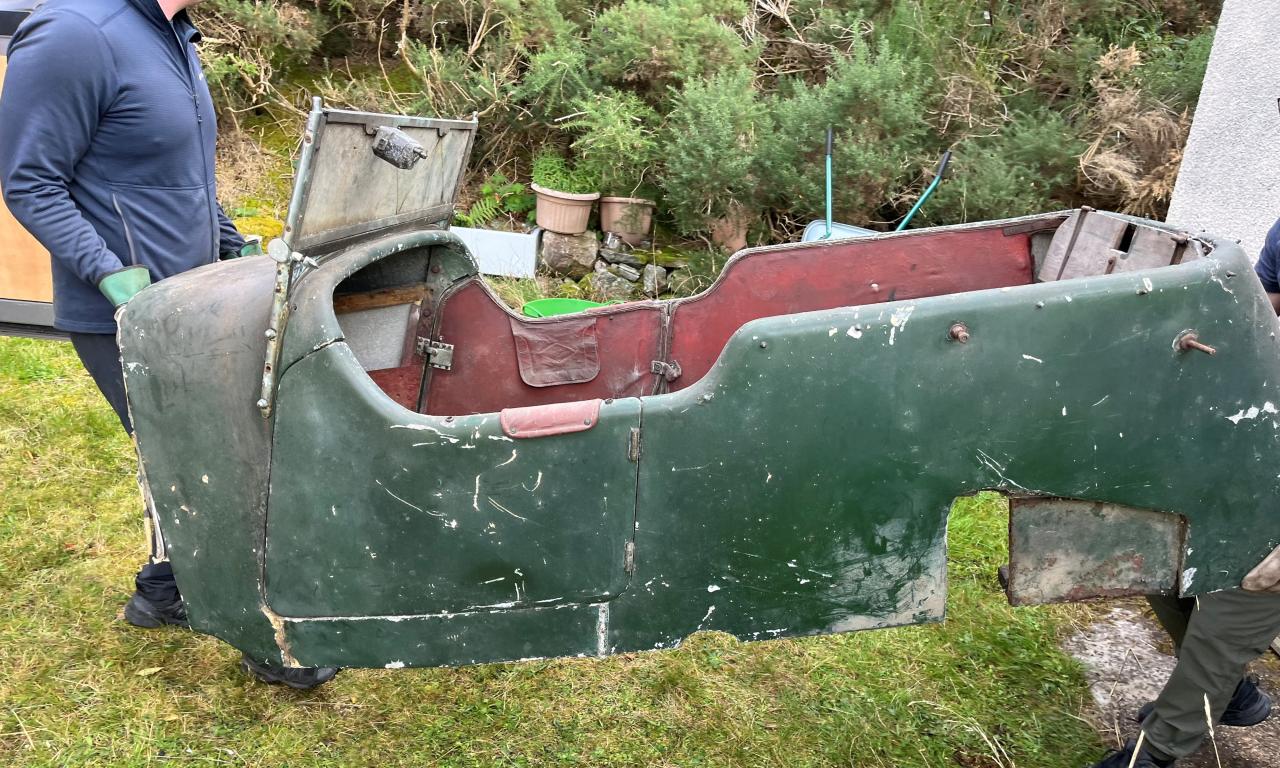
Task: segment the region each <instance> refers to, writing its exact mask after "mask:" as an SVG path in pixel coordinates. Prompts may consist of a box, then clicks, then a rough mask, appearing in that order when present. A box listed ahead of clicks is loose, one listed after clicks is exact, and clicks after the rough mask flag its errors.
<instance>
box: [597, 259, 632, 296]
mask: <svg viewBox="0 0 1280 768" xmlns="http://www.w3.org/2000/svg"><path fill="white" fill-rule="evenodd" d="M591 288H592V289H593V292H594V293H596V294H597V296H598V297H599V298H601V299H603V300H604V301H612V300H613V299H629V298H631V293H632V292H633V291H634V290H635V285H634V284H633V283H632V282H631V281H629V280H627V279H626V278H625V277H620V276H618V275H615V274H614V273H613V272H611V271H609V269H607V268H606V267H605V266H604V262H602V261H597V262H596V267H595V272H594V273H592V275H591Z"/></svg>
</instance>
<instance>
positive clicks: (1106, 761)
mask: <svg viewBox="0 0 1280 768" xmlns="http://www.w3.org/2000/svg"><path fill="white" fill-rule="evenodd" d="M1136 746H1137V742H1136V741H1134V740H1133V739H1129V741H1127V742H1126V743H1125V745H1124V749H1113V750H1111V751H1109V752H1107V754H1105V755H1103V756H1102V762H1099V763H1094V765H1093V768H1169V766H1171V765H1173V764H1174V761H1173V760H1157V759H1155V758H1154V757H1152V756H1151V754H1150V753H1148V752H1147V750H1146V749H1143V750H1142V751H1141V752H1139V753H1138V757H1137V759H1134V757H1133V749H1134V747H1136Z"/></svg>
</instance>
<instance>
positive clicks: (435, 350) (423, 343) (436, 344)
mask: <svg viewBox="0 0 1280 768" xmlns="http://www.w3.org/2000/svg"><path fill="white" fill-rule="evenodd" d="M418 354H419V355H422V356H423V357H425V358H427V363H428V364H429V365H430V366H431V367H432V368H439V369H441V370H444V371H451V370H453V345H452V344H445V343H444V342H442V341H432V340H431V339H428V338H424V337H422V336H419V337H418Z"/></svg>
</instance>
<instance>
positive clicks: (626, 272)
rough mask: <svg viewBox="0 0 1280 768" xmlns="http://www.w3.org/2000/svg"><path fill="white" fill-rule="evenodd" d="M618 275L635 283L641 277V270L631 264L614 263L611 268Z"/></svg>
mask: <svg viewBox="0 0 1280 768" xmlns="http://www.w3.org/2000/svg"><path fill="white" fill-rule="evenodd" d="M609 271H610V272H612V273H613V274H615V275H617V276H618V277H621V278H625V279H626V280H627V282H630V283H634V282H636V281H638V280H639V279H640V270H638V269H636V268H635V267H633V266H631V265H629V264H614V265H613V268H612V269H610V270H609Z"/></svg>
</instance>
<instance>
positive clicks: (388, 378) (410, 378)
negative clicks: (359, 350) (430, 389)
mask: <svg viewBox="0 0 1280 768" xmlns="http://www.w3.org/2000/svg"><path fill="white" fill-rule="evenodd" d="M414 360H416V361H417V362H416V363H412V364H410V365H402V366H400V367H399V368H383V369H382V370H380V371H369V378H371V379H373V383H374V384H377V385H378V388H379V389H381V390H382V391H383V392H386V393H387V395H388V396H389V397H390V398H391V399H392V400H395V401H396V402H397V403H399V404H401V405H403V406H404V407H405V408H408V409H409V410H411V411H414V410H417V408H418V392H419V391H420V390H421V389H422V358H421V357H419V356H417V355H414Z"/></svg>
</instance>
